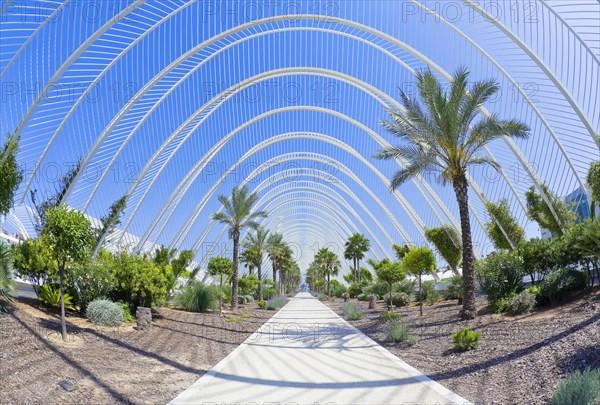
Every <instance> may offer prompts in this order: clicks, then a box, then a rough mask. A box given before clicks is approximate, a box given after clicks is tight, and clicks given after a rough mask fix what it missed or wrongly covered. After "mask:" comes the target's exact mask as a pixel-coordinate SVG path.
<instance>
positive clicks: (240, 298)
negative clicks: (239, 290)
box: [238, 295, 248, 305]
mask: <svg viewBox="0 0 600 405" xmlns="http://www.w3.org/2000/svg"><path fill="white" fill-rule="evenodd" d="M247 303H248V298H247V297H246V296H245V295H240V296H238V304H239V305H245V304H247Z"/></svg>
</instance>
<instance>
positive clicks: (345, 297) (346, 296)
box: [341, 292, 350, 302]
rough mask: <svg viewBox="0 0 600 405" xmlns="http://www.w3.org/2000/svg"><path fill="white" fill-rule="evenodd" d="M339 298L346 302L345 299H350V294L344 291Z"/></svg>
mask: <svg viewBox="0 0 600 405" xmlns="http://www.w3.org/2000/svg"><path fill="white" fill-rule="evenodd" d="M341 298H342V299H343V300H344V302H346V301H348V300H349V299H350V294H348V293H347V292H345V293H343V294H342V297H341Z"/></svg>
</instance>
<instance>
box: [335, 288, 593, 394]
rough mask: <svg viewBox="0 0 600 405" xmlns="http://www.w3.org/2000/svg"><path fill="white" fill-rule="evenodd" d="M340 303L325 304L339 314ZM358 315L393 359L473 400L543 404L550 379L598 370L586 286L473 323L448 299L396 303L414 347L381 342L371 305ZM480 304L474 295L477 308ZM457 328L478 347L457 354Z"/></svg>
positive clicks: (383, 333) (380, 325)
mask: <svg viewBox="0 0 600 405" xmlns="http://www.w3.org/2000/svg"><path fill="white" fill-rule="evenodd" d="M340 303H341V301H340V300H337V301H336V302H334V303H329V304H328V305H329V306H330V307H331V308H332V309H333V310H335V311H336V312H338V313H340V314H341V311H340V310H339V306H340ZM359 305H360V306H361V307H362V308H363V309H365V312H366V317H365V318H364V319H363V320H360V321H355V322H350V323H351V324H353V325H354V326H355V327H357V328H359V329H360V330H362V331H363V332H364V333H366V334H367V335H369V336H370V337H371V338H373V339H374V340H376V341H377V342H378V343H380V344H381V345H383V346H384V347H386V348H387V349H388V350H390V351H391V352H392V353H394V354H395V355H396V356H398V357H400V358H401V359H402V360H404V361H406V362H407V363H408V364H410V365H412V366H413V367H416V368H417V369H418V370H420V371H421V372H423V373H425V374H427V375H428V376H429V377H431V378H432V379H434V380H436V381H437V382H439V383H441V384H442V385H444V386H446V387H447V388H449V389H451V390H453V391H454V392H456V393H458V394H459V395H461V396H463V397H464V398H466V399H468V400H470V401H473V402H475V403H477V404H519V405H522V404H528V405H529V404H547V403H548V402H549V399H550V397H551V395H552V392H553V391H554V388H555V387H556V384H557V383H558V381H559V380H560V379H561V378H563V377H564V376H565V375H566V374H568V373H570V372H572V371H574V370H577V369H584V368H586V367H600V291H599V290H598V288H595V289H594V290H593V291H589V290H588V291H586V292H584V293H581V294H580V295H579V296H578V297H575V298H574V299H573V301H571V302H570V303H568V304H564V305H562V306H560V307H557V308H550V309H545V310H539V311H536V312H534V313H532V314H529V315H524V316H519V317H508V316H501V315H495V314H489V313H487V314H486V313H484V312H483V311H481V312H482V313H481V314H480V316H479V317H478V318H477V319H476V320H473V321H461V320H459V318H458V311H459V308H460V307H459V306H458V305H457V303H456V301H452V302H451V301H446V302H442V303H438V304H436V305H433V306H425V308H424V315H423V317H420V316H419V309H418V307H408V308H401V309H400V310H399V312H401V313H402V314H403V316H404V318H403V320H404V322H407V323H409V324H410V325H411V326H412V328H413V333H414V334H415V335H416V336H417V343H416V345H414V346H412V347H409V346H407V345H405V344H389V343H386V342H385V336H386V325H385V323H384V322H382V321H381V320H380V318H379V313H380V312H381V311H383V310H384V304H383V302H379V303H378V305H377V308H376V309H375V310H371V311H369V310H367V309H366V308H367V303H365V302H360V303H359ZM485 305H486V301H485V299H479V302H478V306H479V307H483V306H485ZM463 326H468V327H470V328H471V329H475V330H477V331H479V332H481V334H482V338H481V345H480V347H479V348H478V349H476V350H473V351H470V352H465V353H457V352H455V351H454V349H453V343H452V339H451V337H450V335H451V334H452V333H453V332H455V331H456V330H458V329H460V328H461V327H463Z"/></svg>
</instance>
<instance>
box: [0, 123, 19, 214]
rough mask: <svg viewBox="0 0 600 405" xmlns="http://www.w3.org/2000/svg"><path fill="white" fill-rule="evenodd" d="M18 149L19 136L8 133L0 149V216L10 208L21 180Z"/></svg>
mask: <svg viewBox="0 0 600 405" xmlns="http://www.w3.org/2000/svg"><path fill="white" fill-rule="evenodd" d="M18 150H19V138H18V137H17V136H14V135H10V134H9V135H8V137H7V139H6V141H5V142H4V145H3V146H2V149H0V216H2V215H6V214H8V212H9V211H10V209H11V208H12V206H13V200H14V198H15V192H16V190H17V187H19V184H20V183H21V181H22V180H23V170H22V169H21V168H20V167H19V165H18V164H17V152H18Z"/></svg>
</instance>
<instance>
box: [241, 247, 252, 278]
mask: <svg viewBox="0 0 600 405" xmlns="http://www.w3.org/2000/svg"><path fill="white" fill-rule="evenodd" d="M240 261H241V262H242V263H244V267H246V268H247V269H248V275H250V276H251V275H253V274H254V268H255V267H256V252H255V251H254V250H252V249H248V248H247V247H244V251H243V252H242V253H240Z"/></svg>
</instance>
